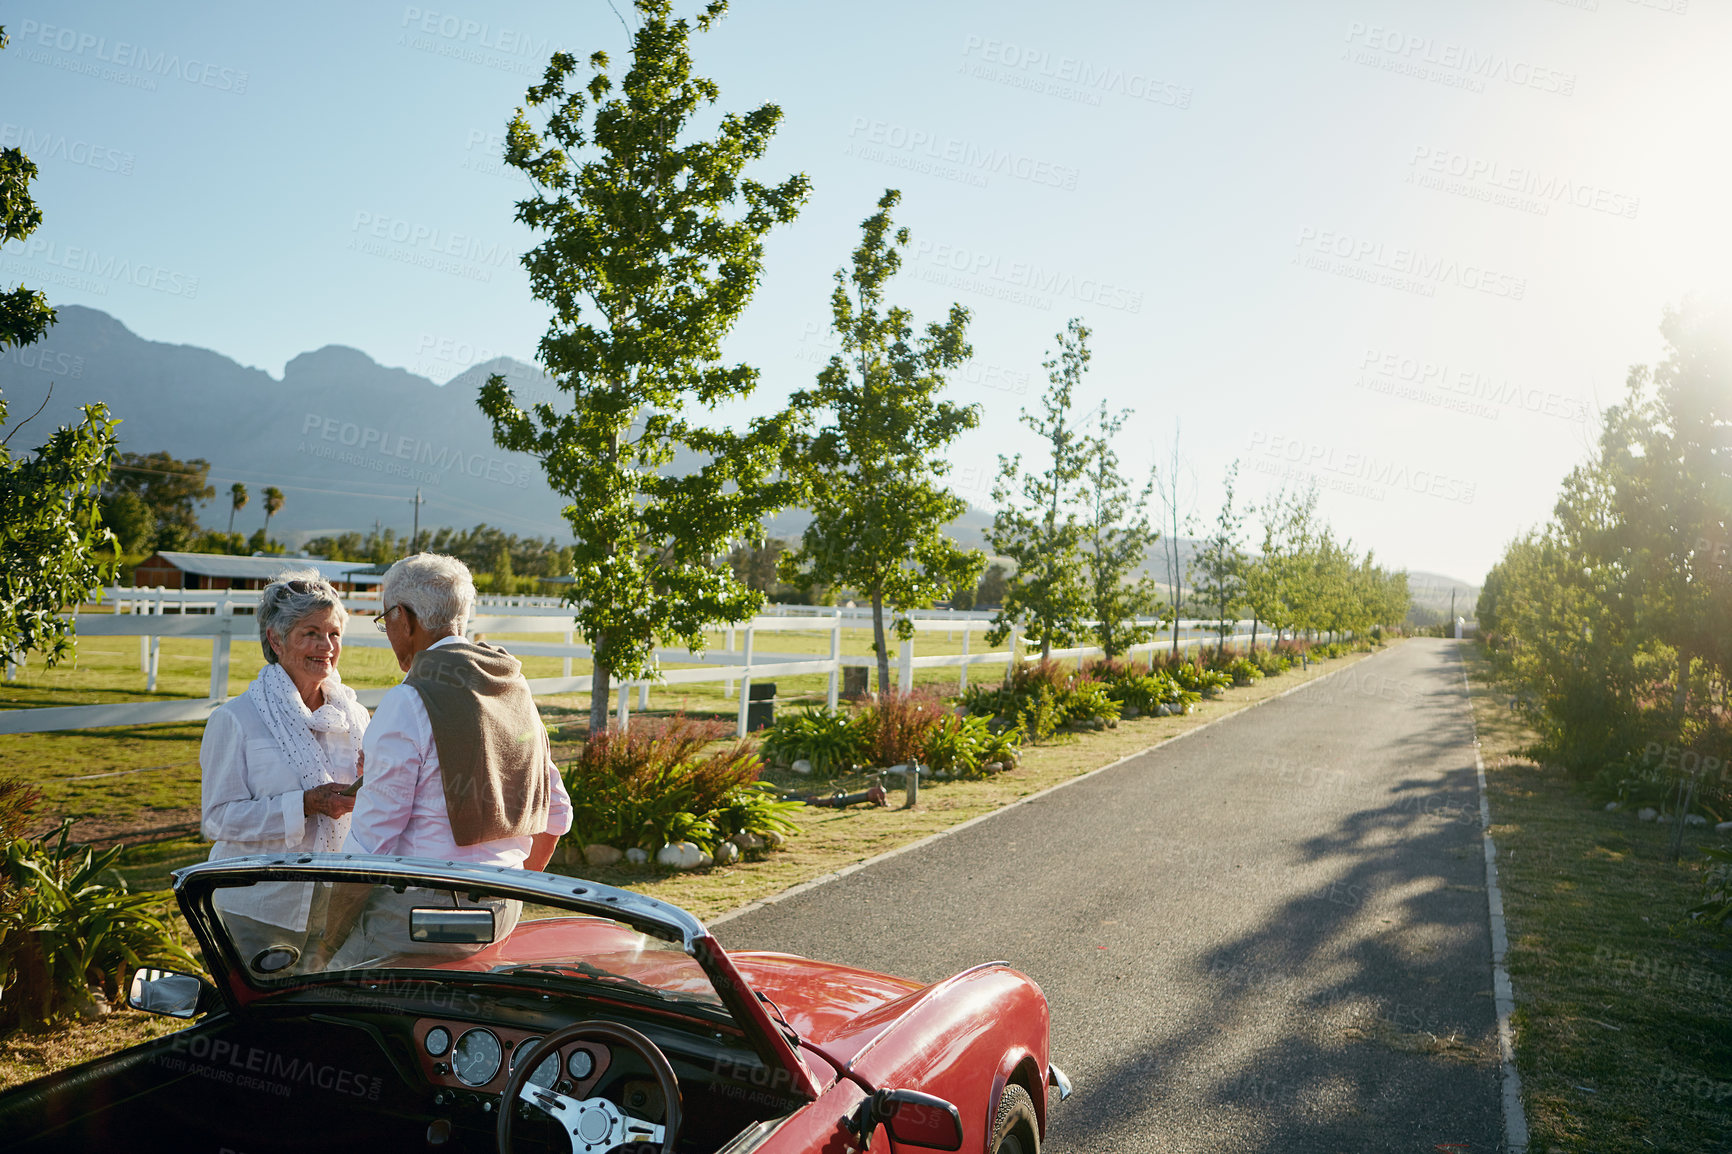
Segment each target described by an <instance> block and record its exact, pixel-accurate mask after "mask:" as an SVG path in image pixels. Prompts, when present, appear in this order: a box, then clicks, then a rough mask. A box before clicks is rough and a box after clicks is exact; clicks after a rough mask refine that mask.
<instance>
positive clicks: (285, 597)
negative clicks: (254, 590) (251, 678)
mask: <svg viewBox="0 0 1732 1154" xmlns="http://www.w3.org/2000/svg"><path fill="white" fill-rule="evenodd" d="M321 609H335V610H336V611H337V624H338V625H341V624H343V623H344V622H346V621H347V620H348V619H349V611H348V610H347V609H345V608H343V599H342V598H341V597H339V596H337V590H336V589H335V588H333V587H332V585H331V583H330V582H329V581H327V580H325V579H324V577H322V576H321V575H320V574H319V571H318V570H317V569H288V570H285V571H284V572H281V573H278V574H277V575H276V576H275V577H272V578H271V583H270V584H269V585H266V586H265V587H264V588H263V589H261V590H259V611H258V618H259V647H260V648H261V649H263V650H264V651H265V662H266V664H268V665H275V664H276V663H277V651H276V650H275V649H272V648H271V631H272V630H273V629H274V630H276V634H277V639H278V640H279V641H284V642H286V641H287V640H288V636H289V634H291V633H293V632H294V631H295V626H297V625H299V624H300V623H301V620H302V619H303V618H305V617H306V616H308V615H309V614H312V613H317V612H319V610H321Z"/></svg>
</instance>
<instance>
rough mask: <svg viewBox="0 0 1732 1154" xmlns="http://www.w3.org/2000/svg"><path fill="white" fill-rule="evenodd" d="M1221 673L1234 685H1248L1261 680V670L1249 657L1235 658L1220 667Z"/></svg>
mask: <svg viewBox="0 0 1732 1154" xmlns="http://www.w3.org/2000/svg"><path fill="white" fill-rule="evenodd" d="M1221 672H1222V673H1225V674H1226V675H1227V676H1228V677H1231V678H1232V679H1233V684H1234V685H1249V684H1251V683H1252V682H1253V681H1261V680H1262V679H1263V668H1262V666H1260V665H1258V664H1257V663H1256V662H1254V661H1252V660H1251V659H1250V658H1249V657H1235V658H1233V659H1232V660H1231V661H1229V662H1227V664H1225V665H1223V666H1222V667H1221Z"/></svg>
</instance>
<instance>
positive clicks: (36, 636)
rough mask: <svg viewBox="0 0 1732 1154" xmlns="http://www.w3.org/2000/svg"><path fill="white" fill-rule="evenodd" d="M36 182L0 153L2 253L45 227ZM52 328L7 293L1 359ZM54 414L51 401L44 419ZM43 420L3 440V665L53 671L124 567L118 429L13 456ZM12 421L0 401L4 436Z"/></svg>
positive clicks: (97, 426) (46, 313)
mask: <svg viewBox="0 0 1732 1154" xmlns="http://www.w3.org/2000/svg"><path fill="white" fill-rule="evenodd" d="M5 47H6V30H5V28H4V27H0V49H3V48H5ZM35 177H36V165H35V164H34V163H32V162H31V160H30V158H29V157H28V156H25V155H24V153H23V152H22V151H21V150H19V149H17V148H6V149H0V244H5V243H6V242H8V241H14V240H20V241H21V240H24V239H26V238H27V237H29V236H30V234H31V233H32V232H34V231H36V227H37V225H39V224H41V223H42V210H41V209H40V208H39V207H37V205H36V202H35V200H34V199H32V197H31V195H30V182H31V181H32V180H33V179H35ZM53 323H54V310H53V309H52V308H51V307H49V304H48V298H47V297H45V296H43V294H42V293H41V292H39V291H37V290H35V289H30V288H26V287H25V286H23V285H19V286H18V287H16V288H14V289H12V290H10V291H8V292H5V293H0V353H4V352H6V351H7V350H10V349H13V348H17V347H21V346H23V345H28V344H31V343H33V342H35V341H38V340H40V339H41V338H42V335H43V333H45V332H47V331H48V326H49V325H51V324H53ZM52 392H53V389H52V387H50V389H49V393H50V395H52ZM47 404H48V398H47V397H44V398H43V400H42V405H41V406H39V407H38V408H37V410H36V412H37V413H40V412H41V411H42V408H44V407H46V406H47ZM35 415H36V414H35V413H32V414H31V416H30V417H28V418H26V419H25V420H24V421H23V422H22V423H20V424H18V425H16V426H14V427H13V428H12V430H11V431H10V432H8V433H7V434H6V436H5V438H4V440H0V655H7V656H13V657H18V656H22V655H23V654H25V653H32V652H34V653H41V654H43V655H44V657H45V658H46V661H47V664H48V665H50V666H53V665H55V664H57V663H58V662H59V661H61V660H62V659H63V658H64V657H65V656H66V655H67V653H68V652H69V651H70V649H71V645H72V642H73V633H72V623H71V622H70V621H69V620H67V619H64V618H62V617H60V616H59V613H60V610H61V609H62V608H64V607H65V606H67V605H75V604H77V603H78V602H80V601H83V600H86V599H87V598H89V597H90V596H92V595H93V594H94V593H95V592H96V591H97V590H98V589H100V588H101V586H102V584H103V583H104V582H105V581H107V580H110V579H112V577H113V575H114V572H115V568H116V566H117V564H118V563H119V555H118V552H117V550H116V546H115V541H114V535H113V534H111V533H110V532H109V531H108V530H107V529H105V528H104V527H103V524H102V502H101V496H102V487H103V485H104V483H105V482H106V481H107V480H108V476H109V469H110V468H111V467H112V465H113V463H114V454H115V447H116V441H115V434H114V427H115V425H116V424H118V423H119V422H117V421H115V420H113V419H112V418H110V417H109V415H108V409H107V408H106V407H105V406H103V405H86V406H84V421H83V423H81V424H79V425H75V426H71V427H62V428H60V429H57V430H55V431H54V433H53V435H51V436H50V437H49V438H48V441H47V442H46V443H45V444H43V445H41V446H39V447H38V448H36V449H35V450H33V451H30V452H23V453H20V454H18V455H16V456H15V455H14V454H13V451H12V449H11V447H10V446H11V442H12V438H13V437H15V436H17V435H18V433H19V431H20V430H22V429H23V428H24V427H25V425H28V424H29V423H30V420H31V419H33V418H34V417H35ZM7 419H8V410H7V405H6V400H5V398H4V397H0V429H3V428H5V426H6V422H7Z"/></svg>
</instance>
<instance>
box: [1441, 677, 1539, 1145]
mask: <svg viewBox="0 0 1732 1154" xmlns="http://www.w3.org/2000/svg"><path fill="white" fill-rule="evenodd" d="M1457 656H1458V659H1459V653H1458V655H1457ZM1461 687H1462V690H1463V691H1464V692H1465V693H1466V694H1467V720H1468V724H1469V725H1470V726H1471V727H1472V730H1473V766H1474V770H1475V772H1477V773H1478V775H1479V826H1480V837H1481V839H1482V841H1483V842H1484V844H1485V896H1486V904H1487V906H1488V907H1489V909H1490V912H1491V984H1492V991H1493V994H1494V996H1495V998H1496V1002H1497V1047H1498V1053H1499V1056H1500V1059H1501V1064H1502V1066H1503V1132H1504V1148H1505V1149H1506V1150H1508V1151H1509V1152H1510V1154H1526V1151H1527V1148H1528V1118H1527V1112H1526V1111H1525V1110H1523V1109H1522V1077H1521V1074H1519V1073H1517V1071H1516V1065H1515V1039H1514V1037H1513V1036H1512V1035H1511V1033H1510V1025H1509V1018H1510V1015H1511V1014H1512V1013H1514V1012H1515V988H1514V987H1513V986H1511V985H1510V980H1509V967H1508V966H1507V965H1506V964H1505V961H1504V959H1505V957H1506V955H1508V953H1509V932H1508V930H1507V928H1506V927H1505V925H1504V918H1503V888H1502V887H1501V886H1499V885H1498V881H1497V846H1496V845H1494V844H1493V843H1492V840H1491V803H1490V802H1488V801H1487V800H1486V796H1485V758H1483V757H1481V756H1480V752H1479V723H1478V722H1477V721H1475V720H1474V716H1473V685H1472V684H1471V683H1470V682H1469V681H1468V679H1467V662H1466V661H1462V663H1461Z"/></svg>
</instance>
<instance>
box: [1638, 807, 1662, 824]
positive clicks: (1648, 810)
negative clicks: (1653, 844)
mask: <svg viewBox="0 0 1732 1154" xmlns="http://www.w3.org/2000/svg"><path fill="white" fill-rule="evenodd" d="M1659 816H1660V811H1659V810H1657V809H1655V808H1654V807H1653V806H1651V805H1647V806H1643V807H1642V808H1641V809H1639V810H1637V811H1636V820H1637V821H1653V820H1654V819H1655V818H1657V817H1659Z"/></svg>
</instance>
